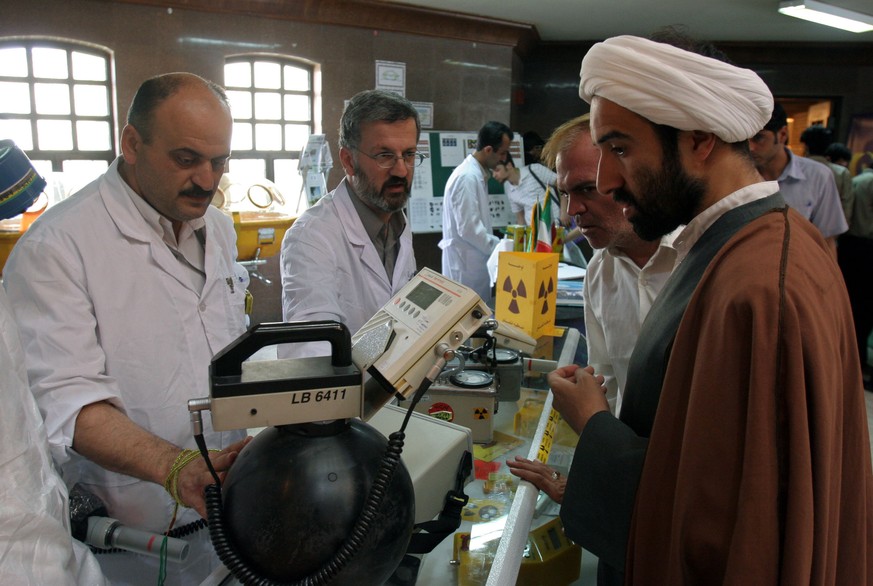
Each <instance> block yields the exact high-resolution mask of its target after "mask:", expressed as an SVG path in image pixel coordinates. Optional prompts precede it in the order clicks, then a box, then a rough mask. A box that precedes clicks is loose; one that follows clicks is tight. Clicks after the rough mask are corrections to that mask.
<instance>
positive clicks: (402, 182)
mask: <svg viewBox="0 0 873 586" xmlns="http://www.w3.org/2000/svg"><path fill="white" fill-rule="evenodd" d="M384 185H385V187H392V186H394V185H402V186H403V187H405V188H406V189H407V191H408V190H409V182H408V181H407V180H406V179H404V178H403V177H392V178H391V179H389V180H388V181H386V182H385V183H384Z"/></svg>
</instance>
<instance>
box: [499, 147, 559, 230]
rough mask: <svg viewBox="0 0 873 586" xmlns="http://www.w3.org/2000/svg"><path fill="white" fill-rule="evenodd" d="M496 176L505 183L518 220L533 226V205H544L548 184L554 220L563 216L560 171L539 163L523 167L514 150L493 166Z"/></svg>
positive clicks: (504, 185) (504, 186)
mask: <svg viewBox="0 0 873 586" xmlns="http://www.w3.org/2000/svg"><path fill="white" fill-rule="evenodd" d="M492 175H493V176H494V179H496V180H497V181H499V182H501V183H502V184H503V190H504V191H505V192H506V196H507V197H508V198H509V205H510V209H511V210H512V211H513V212H514V213H515V223H516V224H518V225H520V226H530V222H531V218H532V217H533V216H532V214H533V207H534V205H542V203H543V201H544V199H545V197H546V190H547V188H548V192H549V195H548V197H549V201H550V202H551V206H552V208H551V214H552V220H553V222H557V221H558V220H559V218H560V217H561V207H560V201H559V199H558V194H557V193H556V189H555V180H556V179H557V175H556V174H555V172H554V171H552V170H551V169H549V168H548V167H546V166H545V165H542V164H540V163H532V164H530V165H525V166H523V167H521V168H519V167H516V166H515V162H514V161H513V160H512V154H510V153H507V155H506V160H505V161H504V162H503V163H501V164H498V165H497V166H496V167H495V168H494V169H493V170H492Z"/></svg>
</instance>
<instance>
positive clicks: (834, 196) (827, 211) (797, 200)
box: [749, 103, 849, 259]
mask: <svg viewBox="0 0 873 586" xmlns="http://www.w3.org/2000/svg"><path fill="white" fill-rule="evenodd" d="M787 145H788V116H787V115H786V114H785V110H784V109H783V108H782V106H781V105H780V104H778V103H776V104H774V106H773V113H772V115H771V117H770V119H769V120H768V121H767V123H766V124H765V125H764V126H763V128H762V129H760V130H759V131H758V132H757V133H756V134H755V135H754V136H753V137H751V138H750V139H749V147H750V149H751V152H752V158H753V159H754V161H755V166H756V167H757V169H758V172H759V173H761V175H762V176H763V177H764V179H766V180H768V181H778V182H779V190H780V192H781V193H782V197H784V198H785V201H786V202H788V205H790V206H791V207H793V208H794V209H795V210H797V211H798V212H799V213H800V215H802V216H803V217H804V218H806V219H807V220H809V221H811V222H812V223H813V224H815V226H816V228H818V229H819V231H820V232H821V233H822V235H823V236H824V237H825V240H826V241H827V243H828V246H829V247H830V249H831V254H832V255H833V257H834V259H836V255H837V236H839V235H840V234H842V233H843V232H845V231H846V230H847V229H848V228H849V225H848V223H847V222H846V216H845V213H844V212H843V208H842V205H841V202H840V194H839V192H838V191H837V184H836V182H835V181H834V178H833V175H832V174H831V172H830V171H829V170H828V168H827V167H825V166H824V165H822V164H821V163H819V162H816V161H812V160H810V159H807V158H804V157H798V156H797V155H795V154H793V153H792V152H791V150H790V149H789V148H788V146H787Z"/></svg>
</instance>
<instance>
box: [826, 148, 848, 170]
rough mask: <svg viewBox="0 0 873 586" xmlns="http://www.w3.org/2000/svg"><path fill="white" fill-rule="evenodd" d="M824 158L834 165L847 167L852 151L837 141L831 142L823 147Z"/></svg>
mask: <svg viewBox="0 0 873 586" xmlns="http://www.w3.org/2000/svg"><path fill="white" fill-rule="evenodd" d="M824 155H825V158H826V159H827V160H828V161H830V162H831V163H833V164H835V165H841V166H843V167H846V168H847V169H848V167H849V163H851V162H852V151H850V150H849V148H848V147H847V146H846V145H844V144H842V143H839V142H832V143H831V144H829V145H828V148H826V149H825V153H824Z"/></svg>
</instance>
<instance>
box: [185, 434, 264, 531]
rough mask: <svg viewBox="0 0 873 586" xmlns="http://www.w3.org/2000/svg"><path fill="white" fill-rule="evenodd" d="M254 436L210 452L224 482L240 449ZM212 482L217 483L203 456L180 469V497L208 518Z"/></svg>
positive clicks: (213, 465)
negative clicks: (208, 487)
mask: <svg viewBox="0 0 873 586" xmlns="http://www.w3.org/2000/svg"><path fill="white" fill-rule="evenodd" d="M250 441H252V437H251V436H249V437H247V438H245V439H243V440H240V441H238V442H237V443H235V444H233V445H230V446H228V447H226V448H224V449H223V450H221V451H220V452H210V453H209V459H210V460H211V461H212V467H213V468H215V471H216V472H217V473H218V478H219V479H220V480H221V481H222V482H224V478H225V477H226V476H227V471H228V470H229V469H230V467H231V466H232V465H233V463H234V462H235V461H236V458H237V456H239V453H240V451H241V450H242V449H243V448H244V447H245V446H246V445H247V444H248V443H249V442H250ZM210 484H215V479H214V478H213V477H212V474H211V473H210V472H209V468H208V467H207V466H206V462H204V461H203V458H202V457H200V458H197V459H195V460H193V461H192V462H191V463H190V464H188V465H187V466H185V467H184V468H182V470H180V471H179V479H178V483H177V486H178V492H179V497H180V498H181V499H182V502H183V503H185V505H186V506H188V507H191V508H192V509H194V510H195V511H197V513H199V514H200V516H201V517H203V518H204V519H205V518H206V498H205V491H206V487H207V486H208V485H210Z"/></svg>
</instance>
